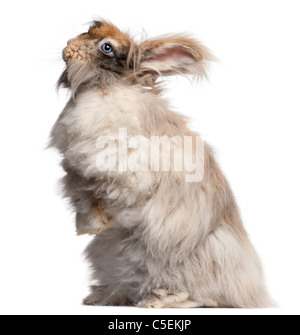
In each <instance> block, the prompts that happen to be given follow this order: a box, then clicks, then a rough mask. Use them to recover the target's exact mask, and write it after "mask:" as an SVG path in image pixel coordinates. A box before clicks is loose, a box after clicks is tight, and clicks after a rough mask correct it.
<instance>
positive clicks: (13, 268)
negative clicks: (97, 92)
mask: <svg viewBox="0 0 300 335" xmlns="http://www.w3.org/2000/svg"><path fill="white" fill-rule="evenodd" d="M183 4H185V7H183ZM0 7H1V8H0V25H1V29H0V34H1V55H0V57H1V63H0V64H1V81H0V85H1V100H0V108H1V114H0V115H1V116H0V117H1V121H0V136H1V166H0V169H1V188H0V192H1V235H0V272H1V275H0V313H6V314H9V313H11V314H36V313H40V314H90V313H92V314H147V313H149V314H150V313H151V314H158V313H162V314H163V313H169V314H172V313H177V314H183V313H184V314H223V313H225V314H243V313H252V314H253V313H254V314H256V313H260V314H261V313H277V314H278V313H286V314H291V313H297V314H298V313H299V311H300V308H299V300H300V289H299V282H300V270H299V254H300V243H299V236H300V228H299V227H300V212H299V193H300V192H299V190H300V178H299V171H300V158H299V143H300V132H299V115H300V99H299V88H300V87H299V86H300V84H299V78H300V62H299V60H300V44H299V31H300V20H299V10H300V3H299V1H298V0H294V1H293V0H281V1H277V0H263V1H261V0H252V1H240V0H227V1H223V0H197V1H189V0H186V1H184V2H182V1H174V0H172V1H171V0H164V1H161V0H160V1H156V0H153V1H151V2H149V1H148V2H147V3H145V2H141V1H137V0H136V1H106V2H104V1H99V0H96V1H92V0H86V1H84V2H83V1H75V0H71V1H70V0H64V1H54V0H52V1H31V0H28V1H10V2H1V4H0ZM98 15H99V16H103V17H104V18H107V19H109V20H111V21H112V22H114V23H115V24H117V25H119V26H120V27H121V28H122V29H124V28H125V29H127V28H129V30H130V31H131V32H132V33H133V34H137V35H141V34H142V32H143V30H142V28H145V30H146V31H147V32H148V33H149V36H153V35H159V34H162V33H168V32H181V31H191V32H193V33H194V34H195V36H197V37H198V38H199V39H201V40H202V41H203V42H204V43H205V44H206V45H207V46H208V47H209V48H210V49H211V50H212V51H213V53H214V54H215V55H216V56H217V57H218V59H219V60H220V63H219V64H215V65H214V66H213V67H212V70H211V76H210V78H211V79H210V82H206V81H204V82H203V83H202V84H201V85H190V83H189V82H188V81H187V80H186V79H174V80H172V81H171V83H170V91H169V93H168V96H169V97H170V98H171V99H172V104H173V105H174V106H175V107H176V109H177V110H178V111H180V112H182V113H184V114H186V115H188V116H190V117H192V118H193V121H192V126H193V128H195V129H197V130H198V131H199V132H200V133H202V134H203V135H204V137H205V138H206V140H207V141H208V142H210V143H211V144H212V145H213V146H214V147H215V148H216V153H217V155H218V158H219V161H220V163H221V166H222V168H223V169H224V171H225V173H226V175H227V177H228V179H229V181H230V182H231V185H232V187H233V190H234V192H235V195H236V198H237V200H238V203H239V205H240V207H241V211H242V214H243V218H244V222H245V225H246V227H247V230H248V231H249V234H250V236H251V239H252V241H253V243H254V244H255V246H256V248H257V250H258V252H259V254H260V255H261V258H262V260H263V262H264V266H265V272H266V276H267V283H268V286H269V288H270V291H271V293H272V295H273V297H274V298H275V299H276V300H277V301H278V303H279V304H280V305H281V308H280V309H278V310H267V311H250V312H249V311H240V310H238V311H236V310H180V311H165V310H162V311H160V310H158V311H157V310H154V311H145V310H138V309H132V308H131V309H129V308H125V309H124V308H87V307H83V306H81V305H80V303H81V299H82V298H83V297H84V296H85V294H86V293H87V286H88V271H87V265H86V264H85V263H84V262H83V258H82V257H81V256H80V255H81V253H82V251H83V249H84V247H85V246H86V245H87V243H88V240H89V238H88V237H81V238H78V237H76V236H75V233H74V224H73V216H72V215H70V214H69V213H70V212H69V211H68V210H67V207H66V204H65V203H64V202H63V201H62V200H61V199H60V197H59V196H58V192H57V180H58V178H59V177H60V176H62V171H61V169H60V168H59V167H58V161H59V157H58V155H57V154H56V153H55V152H52V151H44V150H43V149H44V147H45V146H46V143H47V138H48V134H49V132H50V128H51V126H52V124H53V123H54V121H55V120H56V118H57V117H58V114H59V113H60V111H61V110H62V108H63V106H64V104H65V103H66V95H65V93H61V94H60V95H59V96H57V94H56V92H55V83H56V80H57V79H58V76H59V75H60V73H61V71H62V69H63V62H62V61H61V60H60V55H61V50H62V48H63V47H64V46H65V43H66V41H67V40H68V39H69V38H71V37H73V36H75V35H76V34H78V33H81V32H83V31H85V29H86V26H83V25H82V24H83V23H86V22H88V21H90V20H91V19H93V18H95V17H97V16H98Z"/></svg>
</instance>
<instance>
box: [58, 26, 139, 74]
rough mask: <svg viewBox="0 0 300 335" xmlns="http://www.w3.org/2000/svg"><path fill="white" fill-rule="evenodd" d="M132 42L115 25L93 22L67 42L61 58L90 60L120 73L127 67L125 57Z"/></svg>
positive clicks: (98, 65) (75, 60)
mask: <svg viewBox="0 0 300 335" xmlns="http://www.w3.org/2000/svg"><path fill="white" fill-rule="evenodd" d="M132 44H133V42H132V41H131V40H130V39H129V37H128V36H127V35H126V34H124V33H122V32H121V31H120V30H119V29H118V28H116V27H115V26H113V25H111V24H108V23H106V22H98V21H96V22H94V23H93V25H92V26H91V27H90V29H89V31H88V32H87V33H84V34H82V35H80V36H78V37H77V38H74V39H72V40H70V41H69V42H68V46H67V47H66V48H65V49H64V51H63V59H64V60H65V62H66V63H67V65H70V64H71V63H73V62H92V63H93V64H94V65H97V67H99V68H101V69H107V70H109V71H113V72H116V73H122V72H124V71H125V70H126V69H127V58H128V53H129V50H130V48H131V47H132Z"/></svg>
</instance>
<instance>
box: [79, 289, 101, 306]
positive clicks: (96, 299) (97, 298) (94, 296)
mask: <svg viewBox="0 0 300 335" xmlns="http://www.w3.org/2000/svg"><path fill="white" fill-rule="evenodd" d="M90 289H91V293H90V294H89V295H88V296H87V297H86V298H85V299H84V300H83V305H86V306H97V305H99V304H100V302H101V300H102V295H103V289H104V288H103V287H102V286H91V287H90Z"/></svg>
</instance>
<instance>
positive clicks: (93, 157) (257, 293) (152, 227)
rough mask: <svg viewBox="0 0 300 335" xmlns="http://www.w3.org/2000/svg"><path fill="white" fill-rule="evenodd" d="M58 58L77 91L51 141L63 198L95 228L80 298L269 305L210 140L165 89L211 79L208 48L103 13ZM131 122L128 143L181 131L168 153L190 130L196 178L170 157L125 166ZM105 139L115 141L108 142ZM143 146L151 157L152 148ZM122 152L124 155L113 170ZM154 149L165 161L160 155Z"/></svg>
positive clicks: (63, 82) (88, 229)
mask: <svg viewBox="0 0 300 335" xmlns="http://www.w3.org/2000/svg"><path fill="white" fill-rule="evenodd" d="M63 60H64V61H65V63H66V68H65V70H64V72H63V73H62V75H61V77H60V79H59V81H58V88H60V87H64V88H67V89H69V90H70V92H71V96H70V100H69V102H68V103H67V105H66V107H65V109H64V110H63V112H62V114H61V115H60V116H59V118H58V120H57V122H56V123H55V125H54V127H53V129H52V132H51V139H50V145H51V146H52V147H54V148H56V149H57V150H58V151H59V152H60V153H61V155H62V157H63V159H62V166H63V168H64V170H65V172H66V175H65V177H64V178H63V180H62V185H63V190H64V196H65V197H66V198H68V199H69V201H70V203H71V205H72V208H73V209H74V211H75V213H76V227H77V232H78V234H91V235H93V236H94V237H93V240H92V242H91V243H90V245H89V246H88V247H87V249H86V250H85V255H86V259H87V261H88V262H89V263H90V266H91V272H92V279H93V281H94V284H95V285H94V286H92V287H91V293H90V295H89V296H88V297H87V298H86V299H85V300H84V302H83V303H84V304H86V305H95V306H135V307H142V308H201V307H206V308H264V307H271V306H273V301H272V299H271V297H270V295H269V293H268V291H267V289H266V286H265V283H264V275H263V270H262V266H261V262H260V259H259V257H258V255H257V253H256V251H255V250H254V247H253V246H252V244H251V242H250V240H249V238H248V235H247V232H246V230H245V228H244V226H243V223H242V220H241V217H240V212H239V209H238V206H237V203H236V200H235V198H234V195H233V193H232V191H231V188H230V186H229V184H228V182H227V180H226V178H225V177H224V175H223V173H222V171H221V170H220V168H219V167H218V164H217V163H216V159H215V157H214V153H213V150H212V148H211V147H210V146H209V145H208V144H207V143H205V142H203V141H201V140H200V141H198V140H199V138H200V139H201V136H200V135H199V134H197V133H195V132H192V131H191V130H190V129H189V128H188V121H187V118H185V117H184V116H182V115H179V114H177V113H175V112H173V111H172V109H171V108H170V103H169V102H168V101H167V99H166V98H165V97H163V93H164V86H163V85H162V83H163V78H164V77H168V76H173V75H184V76H194V77H196V78H197V77H198V78H202V77H206V76H207V69H208V65H209V63H210V62H211V61H214V60H215V58H214V56H213V55H212V53H211V52H210V51H209V50H208V49H207V48H206V47H205V46H204V45H203V44H201V43H200V42H198V41H197V40H196V39H195V38H192V37H190V36H189V35H187V34H177V35H163V36H161V37H158V38H153V39H145V40H144V41H142V42H141V43H137V42H135V41H134V40H133V39H132V38H131V37H130V36H129V34H128V33H124V32H122V31H121V30H119V29H118V28H117V27H116V26H114V25H113V24H111V23H110V22H108V21H105V20H99V21H94V22H92V24H91V26H90V28H89V30H88V32H86V33H83V34H82V35H79V36H78V37H76V38H74V39H71V40H70V41H69V42H68V44H67V46H66V48H65V49H64V50H63ZM125 130H126V134H127V137H128V141H129V142H130V141H131V142H132V140H134V139H136V138H143V139H145V140H147V141H150V139H152V138H153V137H165V138H172V139H176V140H177V141H179V142H178V143H179V144H178V145H177V144H176V143H175V142H176V141H175V140H174V141H173V142H172V143H173V146H172V148H171V152H172V153H174V151H175V146H176V145H177V149H178V147H180V146H182V145H183V144H182V143H183V140H184V138H185V137H187V138H191V139H192V141H190V142H188V141H186V143H185V144H186V148H187V151H188V152H189V154H187V156H188V155H190V158H192V159H193V158H194V159H195V158H196V156H197V155H198V154H199V157H201V159H199V162H201V163H202V166H203V169H202V170H201V169H200V170H201V171H202V173H201V171H200V170H199V171H200V173H199V176H200V178H198V179H197V178H196V179H195V180H194V181H191V180H187V177H189V173H190V170H191V169H187V170H188V171H179V169H176V168H175V165H176V164H175V163H174V162H173V161H172V162H171V163H170V164H169V165H170V169H169V170H167V169H166V170H165V171H162V169H159V170H157V169H154V171H152V170H151V168H149V169H148V170H147V169H145V170H144V171H139V170H138V169H136V170H134V169H131V170H130V169H128V166H127V169H126V166H125V168H124V166H123V167H122V166H121V165H122V164H121V158H120V157H121V156H122V155H129V156H130V155H131V154H132V152H133V151H134V150H133V149H132V148H133V147H130V146H128V147H126V146H125V147H124V148H125V151H124V148H123V147H122V146H121V142H122V141H123V139H122V136H123V137H126V136H125V135H124V134H125ZM120 134H121V135H120ZM122 134H123V135H122ZM99 138H100V140H99ZM106 138H110V139H112V143H108V142H107V146H106V147H104V146H103V145H102V144H103V143H102V142H101V141H103V139H106ZM99 141H100V142H99ZM124 143H125V142H124ZM174 143H175V144H174ZM196 143H198V144H199V143H200V144H199V146H196V148H195V144H196ZM122 145H123V144H122ZM121 147H122V148H123V149H122V148H121ZM113 149H116V150H113ZM140 151H141V152H142V153H144V156H141V157H144V159H145V160H146V158H148V153H147V152H143V150H142V149H140ZM115 154H117V155H119V156H118V157H119V158H118V159H117V164H115V165H114V164H112V166H113V167H114V168H112V169H109V164H111V162H113V161H114V159H113V157H114V155H115ZM101 155H102V156H103V155H104V156H105V155H106V158H107V159H106V161H105V160H103V161H101V159H100V158H99V157H102V156H101ZM131 158H132V157H131ZM154 158H155V159H156V161H157V162H160V160H161V159H162V154H161V153H159V154H158V156H155V157H154ZM110 159H111V160H110ZM155 159H154V163H155ZM107 161H109V162H110V163H107ZM142 161H143V159H142ZM105 162H106V163H105ZM104 163H105V164H104ZM146 165H147V164H146ZM148 165H150V163H149V162H148Z"/></svg>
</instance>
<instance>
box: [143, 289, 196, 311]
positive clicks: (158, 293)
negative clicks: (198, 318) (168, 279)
mask: <svg viewBox="0 0 300 335" xmlns="http://www.w3.org/2000/svg"><path fill="white" fill-rule="evenodd" d="M137 307H142V308H197V307H202V306H201V303H199V302H198V301H195V300H193V299H191V298H190V297H189V294H188V293H183V292H175V293H170V292H168V291H167V290H154V291H153V292H152V293H151V294H149V295H147V296H146V298H145V299H144V300H142V301H141V302H139V303H138V304H137Z"/></svg>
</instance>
